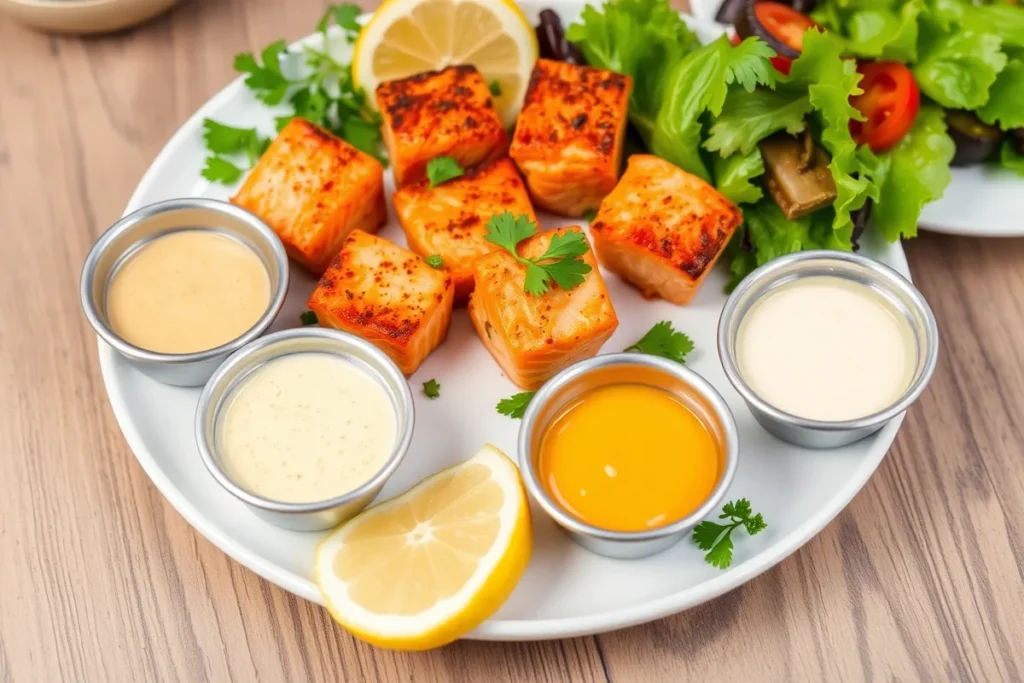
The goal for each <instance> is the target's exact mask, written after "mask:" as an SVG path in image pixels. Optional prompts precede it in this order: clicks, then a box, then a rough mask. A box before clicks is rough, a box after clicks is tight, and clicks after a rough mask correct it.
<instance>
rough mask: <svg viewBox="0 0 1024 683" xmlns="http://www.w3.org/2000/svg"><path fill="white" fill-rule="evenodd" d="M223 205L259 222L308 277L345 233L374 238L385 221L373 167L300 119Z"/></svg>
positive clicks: (378, 174) (378, 173) (378, 171)
mask: <svg viewBox="0 0 1024 683" xmlns="http://www.w3.org/2000/svg"><path fill="white" fill-rule="evenodd" d="M231 201H232V202H233V203H235V204H237V205H238V206H241V207H242V208H245V209H248V210H249V211H252V212H253V213H254V214H256V215H257V216H259V217H260V218H262V219H263V221H264V222H265V223H266V224H267V225H269V226H270V227H271V228H273V230H274V232H276V233H277V235H278V237H280V238H281V241H282V242H284V246H285V249H286V250H287V251H288V255H289V256H291V257H292V258H293V259H295V260H296V261H297V262H299V263H301V264H302V265H303V266H305V267H306V268H307V269H308V270H309V271H311V272H312V273H313V274H314V275H320V274H321V273H323V272H324V269H325V268H327V264H328V263H330V261H331V258H333V257H334V255H335V254H337V253H338V249H340V248H341V243H342V242H344V241H345V238H346V237H348V235H349V233H350V232H352V231H353V230H363V231H365V232H375V231H376V230H377V229H378V228H380V226H382V225H384V223H385V222H386V221H387V218H388V213H387V205H386V203H385V201H384V169H383V167H382V166H381V165H380V162H379V161H377V160H376V159H374V158H373V157H372V156H370V155H369V154H364V153H363V152H361V151H359V150H358V149H356V148H355V147H353V146H352V145H350V144H348V143H347V142H345V141H344V140H342V139H341V138H339V137H337V136H335V135H332V134H331V133H329V132H327V131H326V130H324V129H323V128H320V127H319V126H316V125H314V124H312V123H310V122H309V121H306V120H304V119H300V118H294V119H292V120H291V122H289V123H288V125H286V126H285V127H284V128H282V129H281V132H280V133H278V134H277V137H276V138H274V141H273V142H272V143H271V144H270V147H268V148H267V151H266V152H264V154H263V156H262V157H261V158H260V160H259V162H257V164H256V166H255V168H253V169H252V172H251V173H250V174H249V177H248V178H246V179H245V183H244V184H243V185H242V188H241V189H240V190H239V191H238V194H236V195H235V196H234V197H232V198H231Z"/></svg>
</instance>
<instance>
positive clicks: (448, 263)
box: [392, 158, 537, 304]
mask: <svg viewBox="0 0 1024 683" xmlns="http://www.w3.org/2000/svg"><path fill="white" fill-rule="evenodd" d="M392 200H393V201H394V203H395V212H396V213H398V220H399V222H400V223H401V224H402V230H404V231H405V237H406V240H407V242H408V243H409V248H410V249H412V250H413V251H415V252H416V253H417V254H419V255H420V256H424V257H427V256H432V255H434V254H437V255H438V256H440V257H441V259H442V261H443V262H444V267H445V268H447V269H448V271H449V272H450V273H451V274H452V277H454V278H455V302H456V303H457V304H461V303H465V302H466V300H467V299H468V298H469V293H470V292H472V291H473V261H475V260H476V259H477V258H479V257H481V256H483V255H484V254H489V253H491V252H492V251H494V250H495V249H497V248H498V246H497V245H496V244H494V243H493V242H488V241H487V240H486V239H485V237H486V235H487V227H486V226H487V221H489V220H490V219H491V217H492V216H494V215H495V214H499V213H501V212H502V211H511V212H512V213H513V214H514V215H517V216H518V215H520V214H525V215H526V216H528V217H529V218H530V220H532V221H533V222H535V223H536V222H537V218H536V216H534V213H533V206H531V205H530V198H529V196H528V195H527V194H526V187H525V186H524V185H523V181H522V179H521V178H520V177H519V172H518V171H517V170H516V166H515V164H513V163H512V160H511V159H507V158H505V159H498V160H497V161H493V162H491V163H490V164H487V165H486V166H480V167H477V168H475V169H471V170H469V171H467V172H466V174H465V175H463V176H462V177H460V178H456V179H455V180H450V181H448V182H446V183H444V184H442V185H438V186H437V187H433V188H432V187H430V186H429V183H428V182H427V181H425V180H421V181H419V182H417V183H413V184H411V185H406V186H405V187H403V188H401V189H399V190H398V191H397V192H395V194H394V195H393V196H392Z"/></svg>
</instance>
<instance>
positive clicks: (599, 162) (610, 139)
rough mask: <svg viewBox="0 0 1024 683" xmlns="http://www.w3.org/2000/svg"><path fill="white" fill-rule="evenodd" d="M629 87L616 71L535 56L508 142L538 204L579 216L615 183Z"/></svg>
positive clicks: (631, 82)
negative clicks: (522, 100)
mask: <svg viewBox="0 0 1024 683" xmlns="http://www.w3.org/2000/svg"><path fill="white" fill-rule="evenodd" d="M632 89H633V80H632V79H631V78H630V77H629V76H624V75H622V74H617V73H615V72H613V71H606V70H604V69H595V68H593V67H589V66H579V65H577V64H567V63H565V62H554V61H551V60H548V59H538V60H537V63H536V65H534V67H533V74H532V75H531V76H530V86H529V89H528V90H527V91H526V101H525V102H524V103H523V109H522V111H521V112H520V113H519V119H518V121H517V122H516V132H515V135H514V136H513V137H512V146H511V149H510V150H509V155H510V156H511V157H512V158H513V159H514V160H515V162H516V164H517V165H518V166H519V170H521V171H522V172H523V175H524V176H525V177H526V186H527V187H528V188H529V190H530V197H531V198H532V199H533V203H534V204H535V205H536V206H538V207H539V208H542V209H547V210H548V211H551V212H553V213H557V214H561V215H563V216H582V215H583V214H584V213H586V212H587V211H588V210H591V209H596V208H597V207H598V205H599V204H600V203H601V200H602V199H603V198H604V196H605V195H606V194H608V193H609V192H611V191H612V188H613V187H615V180H616V179H617V178H618V176H619V167H620V166H621V164H622V145H623V140H624V139H625V135H626V122H627V121H626V109H627V107H628V106H629V95H630V92H632Z"/></svg>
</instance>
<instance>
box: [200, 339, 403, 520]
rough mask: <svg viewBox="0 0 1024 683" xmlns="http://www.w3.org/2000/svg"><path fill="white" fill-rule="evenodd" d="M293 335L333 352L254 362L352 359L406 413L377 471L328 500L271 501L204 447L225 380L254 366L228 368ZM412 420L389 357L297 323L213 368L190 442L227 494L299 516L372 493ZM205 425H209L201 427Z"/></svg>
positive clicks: (397, 455)
mask: <svg viewBox="0 0 1024 683" xmlns="http://www.w3.org/2000/svg"><path fill="white" fill-rule="evenodd" d="M297 339H299V340H301V339H326V340H329V341H332V342H334V344H335V346H336V347H338V348H336V349H334V350H330V349H316V350H309V349H306V350H302V349H298V350H293V351H289V352H286V353H281V354H278V355H274V356H272V357H270V358H267V359H264V360H263V361H262V362H261V363H260V364H259V365H262V364H263V363H266V362H269V361H271V360H275V359H277V358H282V357H284V356H289V355H292V354H295V353H327V354H331V355H334V356H337V357H339V358H343V359H345V360H348V361H349V362H354V363H357V364H358V365H359V367H360V368H362V369H364V370H365V371H366V372H368V373H369V374H370V375H373V376H374V379H376V380H377V381H379V382H380V383H381V384H383V385H384V386H385V388H386V390H387V391H388V393H389V394H391V393H394V394H395V398H396V399H397V400H398V401H399V402H400V403H401V406H399V408H401V409H404V411H405V415H406V418H405V420H404V421H401V422H400V424H399V425H398V433H397V435H396V437H397V438H396V439H395V444H394V446H392V449H391V453H390V454H389V455H388V457H387V460H385V461H384V464H383V465H381V467H380V469H378V470H377V471H376V472H375V473H374V475H373V476H372V477H370V478H369V479H367V480H366V481H365V482H363V483H362V484H360V485H359V486H357V487H356V488H354V489H351V490H350V491H346V492H345V493H342V494H339V495H337V496H334V497H333V498H327V499H325V500H317V501H311V502H308V503H295V502H288V501H281V500H275V499H273V498H267V497H265V496H261V495H260V494H258V493H254V492H252V491H250V490H248V489H246V488H245V487H243V486H241V485H240V484H238V483H237V482H235V480H233V479H232V478H231V477H230V476H228V474H227V472H225V471H224V468H223V467H221V465H220V461H219V460H218V458H217V456H216V455H214V453H213V450H211V448H210V447H209V445H208V444H210V443H212V442H213V440H214V436H215V431H216V425H217V413H218V412H219V411H220V409H221V407H222V406H223V405H224V402H225V401H226V400H227V399H228V397H229V396H230V395H231V393H232V391H231V389H232V387H231V383H232V382H236V381H240V380H243V378H244V377H245V376H247V374H248V372H252V371H253V370H254V369H255V368H257V367H259V365H254V366H253V367H251V368H249V369H248V371H247V372H244V373H243V374H241V375H240V376H238V377H237V378H236V377H233V376H232V374H233V373H232V371H233V370H234V369H235V368H236V367H238V366H243V367H244V366H245V364H246V362H247V361H248V360H249V359H250V358H251V357H252V356H253V355H254V354H256V353H257V352H260V351H264V350H266V349H268V348H271V347H273V346H276V345H279V344H284V343H285V342H291V341H295V340H297ZM346 349H348V350H349V352H348V353H346ZM352 349H358V350H359V351H360V352H361V353H364V354H366V355H368V356H370V357H372V359H373V361H374V362H376V363H379V364H380V367H379V368H378V367H374V366H371V365H370V364H368V363H366V362H363V361H362V360H358V359H353V358H352V354H351V353H350V351H351V350H352ZM225 383H226V384H225ZM392 389H394V392H392V391H391V390H392ZM218 390H223V391H221V394H220V398H219V399H218V401H217V402H216V403H214V402H213V401H211V396H212V395H213V394H214V392H216V391H218ZM399 413H401V411H399ZM396 417H399V418H401V414H399V415H398V416H396ZM415 421H416V414H415V407H414V405H413V399H412V391H411V390H410V389H409V383H408V382H407V381H406V379H405V375H403V374H402V371H401V370H399V369H398V366H397V365H395V363H394V361H392V360H391V358H389V357H388V355H387V354H385V353H384V352H383V351H381V350H380V349H378V348H377V347H376V346H374V345H373V344H371V343H370V342H368V341H366V340H364V339H361V338H359V337H356V336H355V335H352V334H349V333H348V332H342V331H341V330H334V329H330V328H325V327H308V328H306V327H298V328H292V329H288V330H281V331H279V332H274V333H273V334H268V335H266V336H265V337H260V338H259V339H257V340H255V341H253V342H250V343H249V344H247V345H246V346H244V347H243V348H241V349H239V350H238V351H236V352H235V353H233V354H231V355H230V356H229V357H228V358H227V360H225V361H224V363H222V364H221V366H220V367H219V368H217V371H216V372H214V373H213V375H212V376H211V377H210V379H209V381H208V382H207V383H206V386H204V387H203V391H202V393H201V394H200V396H199V403H198V404H197V405H196V414H195V423H194V424H195V427H194V431H195V440H196V445H197V446H198V448H199V455H200V457H201V458H202V460H203V464H204V465H206V469H207V471H209V473H210V474H211V475H212V476H213V478H214V479H215V480H216V481H217V483H218V484H220V486H221V488H223V489H225V490H226V491H227V492H228V493H230V494H232V495H233V496H235V497H236V498H238V499H239V500H241V501H243V502H245V503H248V504H249V505H251V506H253V507H255V508H259V509H261V510H267V511H271V512H284V513H293V514H302V513H315V512H322V511H324V510H330V509H332V508H336V507H340V506H342V505H347V504H349V503H351V502H353V501H356V500H359V499H360V498H362V497H363V496H366V495H367V494H374V495H375V494H376V492H377V491H379V490H380V488H381V487H383V486H384V483H385V482H386V481H387V480H388V479H389V478H390V477H391V475H392V474H393V473H394V472H395V470H396V469H398V466H399V465H400V464H401V463H402V461H403V460H404V459H405V455H406V453H407V452H408V451H409V447H410V445H411V444H412V434H413V426H414V424H415ZM207 426H209V429H207ZM214 448H216V445H214Z"/></svg>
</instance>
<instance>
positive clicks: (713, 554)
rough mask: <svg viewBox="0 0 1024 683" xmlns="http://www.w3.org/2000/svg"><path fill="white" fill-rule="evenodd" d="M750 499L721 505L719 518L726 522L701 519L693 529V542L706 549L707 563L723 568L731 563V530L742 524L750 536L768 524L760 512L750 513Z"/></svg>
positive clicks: (759, 531) (751, 511)
mask: <svg viewBox="0 0 1024 683" xmlns="http://www.w3.org/2000/svg"><path fill="white" fill-rule="evenodd" d="M752 513H753V510H751V508H750V501H749V500H747V499H746V498H740V499H739V500H736V501H733V502H731V503H726V504H725V505H724V506H722V514H720V515H718V518H719V519H727V520H729V522H728V523H727V524H719V523H717V522H711V521H703V522H701V523H700V524H698V525H697V526H696V528H694V530H693V542H694V543H696V544H697V545H698V546H700V549H701V550H706V551H707V554H706V555H705V556H704V560H705V561H707V563H708V564H710V565H714V566H715V567H718V568H719V569H725V568H726V567H728V566H729V565H730V564H732V548H733V545H732V532H733V531H735V530H736V529H737V528H738V527H740V526H742V527H743V528H744V529H746V530H747V533H748V534H750V535H751V536H753V535H755V534H759V533H761V532H762V531H764V530H765V529H766V528H767V527H768V525H767V524H766V523H765V521H764V518H763V517H762V516H761V513H760V512H759V513H757V514H756V515H755V514H752Z"/></svg>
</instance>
